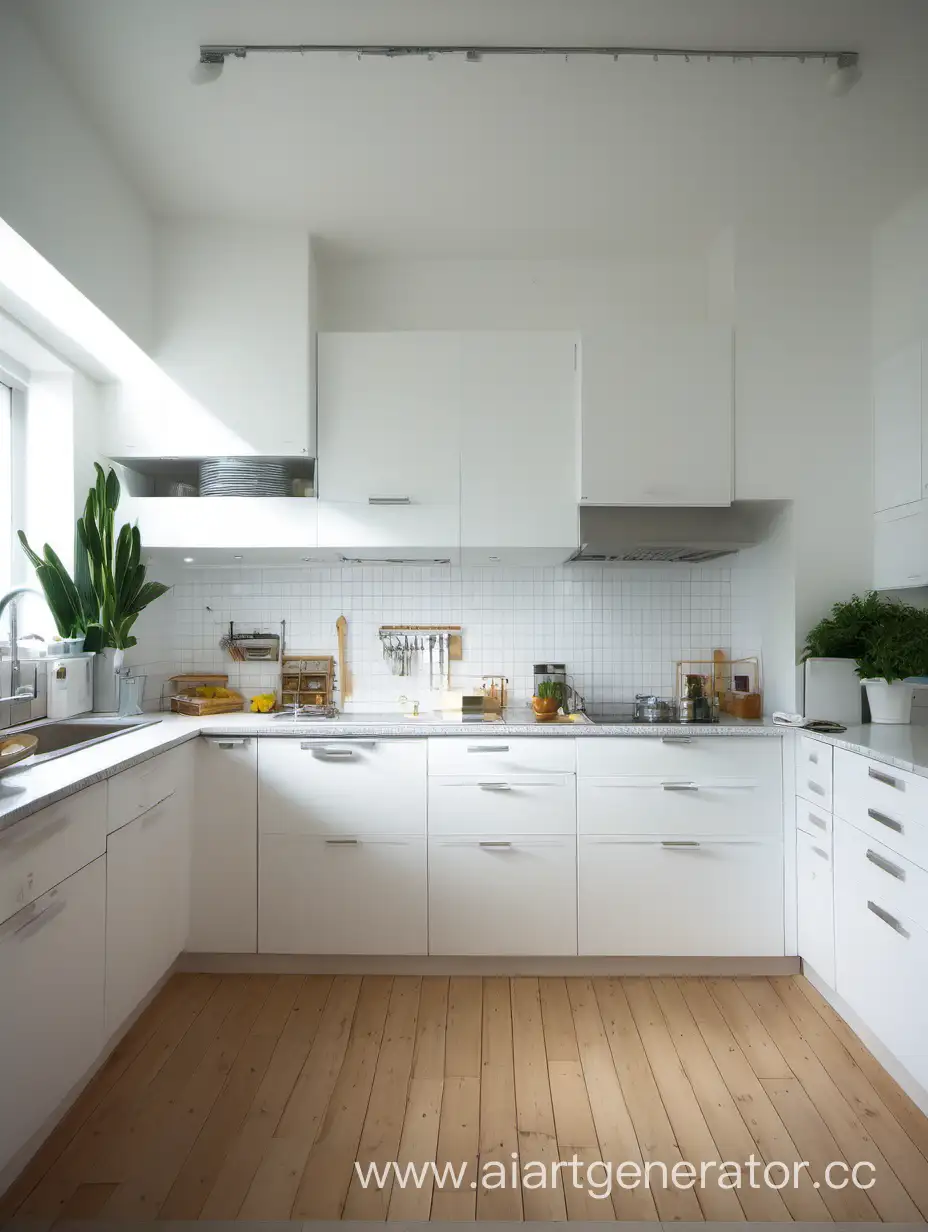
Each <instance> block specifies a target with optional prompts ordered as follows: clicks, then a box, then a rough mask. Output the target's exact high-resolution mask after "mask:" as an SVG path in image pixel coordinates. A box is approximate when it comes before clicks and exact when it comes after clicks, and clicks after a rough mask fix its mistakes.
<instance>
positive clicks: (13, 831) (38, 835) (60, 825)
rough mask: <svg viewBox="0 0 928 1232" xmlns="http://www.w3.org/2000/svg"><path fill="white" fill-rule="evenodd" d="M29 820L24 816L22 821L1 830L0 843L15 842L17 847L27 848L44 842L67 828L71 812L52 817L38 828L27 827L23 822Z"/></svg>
mask: <svg viewBox="0 0 928 1232" xmlns="http://www.w3.org/2000/svg"><path fill="white" fill-rule="evenodd" d="M26 820H28V819H27V818H24V819H23V821H22V822H18V823H16V822H14V824H13V825H11V826H9V827H8V828H7V829H6V830H0V844H3V843H13V844H15V845H16V846H17V847H20V848H26V847H34V846H35V845H36V843H41V842H44V840H45V839H47V838H50V837H51V836H52V835H53V834H58V833H59V832H60V831H61V830H64V829H66V828H67V826H68V825H69V824H70V821H71V815H70V813H61V814H59V816H58V817H54V818H52V820H51V821H48V822H46V823H45V825H44V826H39V827H38V829H35V828H32V829H29V828H27V827H26V826H25V825H24V824H23V823H24V821H26Z"/></svg>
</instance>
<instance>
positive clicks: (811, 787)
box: [796, 736, 833, 811]
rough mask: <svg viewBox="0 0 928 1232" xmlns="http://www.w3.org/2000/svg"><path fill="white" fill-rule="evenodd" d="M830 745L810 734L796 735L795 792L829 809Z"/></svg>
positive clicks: (830, 796) (830, 778)
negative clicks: (814, 738) (813, 737)
mask: <svg viewBox="0 0 928 1232" xmlns="http://www.w3.org/2000/svg"><path fill="white" fill-rule="evenodd" d="M832 752H833V750H832V747H831V745H830V744H824V743H823V742H822V741H821V740H813V739H812V738H811V736H797V737H796V794H797V795H799V796H802V798H803V799H804V800H808V801H810V803H812V804H817V805H819V806H820V807H821V808H823V809H827V810H829V811H830V809H831V798H832Z"/></svg>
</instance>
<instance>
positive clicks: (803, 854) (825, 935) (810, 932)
mask: <svg viewBox="0 0 928 1232" xmlns="http://www.w3.org/2000/svg"><path fill="white" fill-rule="evenodd" d="M796 880H797V912H798V929H797V940H798V948H799V954H800V956H801V957H802V961H803V963H808V965H809V966H810V967H811V968H812V969H813V971H815V972H816V974H817V975H819V976H821V978H822V979H823V980H824V981H825V983H826V984H827V985H828V986H829V987H830V988H834V986H835V918H834V886H833V877H832V858H831V836H830V835H822V836H821V837H819V836H816V835H812V834H806V833H805V831H804V830H797V831H796Z"/></svg>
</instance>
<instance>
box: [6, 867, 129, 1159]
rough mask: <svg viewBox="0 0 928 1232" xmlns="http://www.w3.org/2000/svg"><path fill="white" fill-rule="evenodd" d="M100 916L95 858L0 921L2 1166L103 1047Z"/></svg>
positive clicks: (100, 880)
mask: <svg viewBox="0 0 928 1232" xmlns="http://www.w3.org/2000/svg"><path fill="white" fill-rule="evenodd" d="M105 917H106V861H105V859H103V858H99V859H96V860H94V861H93V862H92V863H91V864H88V865H87V866H86V867H84V868H82V869H81V870H80V871H79V872H76V873H74V874H73V875H72V876H70V877H68V878H66V880H64V881H63V882H61V884H60V885H58V886H56V887H54V888H53V889H51V890H50V891H49V892H48V893H47V894H44V895H42V897H41V898H38V899H36V900H35V902H33V903H32V904H30V905H29V906H28V907H25V908H23V909H22V910H21V911H19V912H18V913H17V914H16V915H14V916H12V917H11V918H10V919H8V920H7V921H6V922H5V923H4V924H3V925H0V988H2V989H3V997H2V1012H0V1091H2V1106H3V1115H2V1116H0V1171H2V1169H3V1168H4V1167H5V1166H6V1165H7V1164H8V1163H9V1162H10V1161H11V1160H12V1158H13V1157H14V1156H15V1155H16V1153H17V1151H19V1150H20V1149H21V1148H23V1147H24V1146H25V1145H26V1144H27V1143H28V1142H29V1139H30V1138H31V1137H32V1136H33V1135H34V1134H36V1133H37V1132H38V1130H39V1129H40V1128H41V1127H42V1126H43V1124H44V1123H45V1121H46V1120H47V1119H48V1118H49V1117H50V1116H51V1115H52V1114H53V1113H54V1112H55V1111H56V1110H57V1109H58V1107H59V1106H60V1105H61V1104H62V1103H63V1102H64V1101H65V1099H66V1098H67V1097H68V1095H69V1094H70V1093H71V1091H72V1089H73V1087H74V1086H75V1084H76V1083H78V1082H79V1081H80V1080H81V1079H82V1078H83V1077H84V1076H85V1075H86V1073H87V1072H88V1070H89V1069H90V1067H91V1066H92V1065H93V1064H94V1062H95V1061H96V1059H97V1057H98V1056H99V1054H100V1052H101V1050H102V1048H103V1044H104V1038H105V1037H104V1023H103V992H104V953H105V950H104V940H105V928H106V924H105Z"/></svg>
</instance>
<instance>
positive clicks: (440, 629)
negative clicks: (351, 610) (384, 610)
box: [377, 625, 464, 689]
mask: <svg viewBox="0 0 928 1232" xmlns="http://www.w3.org/2000/svg"><path fill="white" fill-rule="evenodd" d="M377 635H378V637H379V638H380V644H381V646H382V648H383V657H384V658H385V659H386V660H387V662H388V663H389V664H390V666H391V669H392V671H393V675H394V676H408V675H409V674H410V670H411V668H412V667H413V665H414V664H417V663H418V656H419V655H422V656H423V657H424V656H425V655H426V654H428V662H429V688H430V689H434V688H435V687H436V680H437V682H438V687H442V688H449V689H450V687H451V663H452V661H457V660H460V659H463V657H464V649H463V636H462V631H461V626H460V625H381V626H380V629H379V630H378V634H377Z"/></svg>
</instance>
